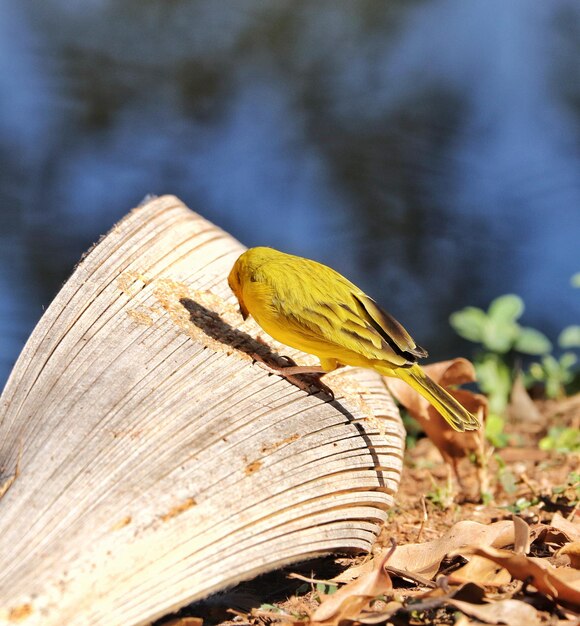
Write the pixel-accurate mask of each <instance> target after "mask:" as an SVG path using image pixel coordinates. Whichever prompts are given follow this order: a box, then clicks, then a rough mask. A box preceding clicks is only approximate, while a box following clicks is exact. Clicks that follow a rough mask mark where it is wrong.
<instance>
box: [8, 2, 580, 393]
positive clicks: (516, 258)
mask: <svg viewBox="0 0 580 626" xmlns="http://www.w3.org/2000/svg"><path fill="white" fill-rule="evenodd" d="M579 35H580V5H579V4H578V3H577V1H576V0H551V2H549V3H547V2H545V0H511V1H510V2H505V1H504V0H472V1H471V2H469V3H466V2H464V1H462V0H422V1H419V0H417V1H413V2H410V1H407V2H402V1H399V2H391V3H384V2H383V1H382V0H361V1H359V2H344V3H336V2H333V1H331V0H328V1H322V0H321V1H319V2H316V3H312V2H311V3H308V2H297V1H296V0H278V1H276V2H262V1H258V0H248V1H246V2H244V3H233V2H223V3H215V2H212V1H211V0H205V1H192V0H187V1H186V0H173V1H172V2H167V1H166V0H165V1H164V0H151V1H150V2H147V3H142V2H136V1H134V0H131V1H128V0H115V2H112V1H110V2H109V1H106V0H92V1H91V2H82V3H81V2H78V3H75V2H71V1H70V0H43V1H42V2H40V1H39V0H22V1H21V2H19V3H16V2H12V1H10V0H0V386H1V385H2V383H3V382H4V380H5V379H6V377H7V375H8V373H9V371H10V368H11V367H12V364H13V363H14V361H15V359H16V357H17V355H18V352H19V351H20V349H21V347H22V345H23V344H24V342H25V340H26V337H27V336H28V334H29V333H30V331H31V329H32V327H33V326H34V324H35V323H36V321H37V320H38V318H39V317H40V315H41V314H42V310H43V307H46V306H47V305H48V304H49V303H50V300H51V298H52V297H53V296H54V294H55V293H56V291H58V288H59V286H60V285H61V284H62V282H63V281H64V280H65V279H66V277H67V276H68V275H69V273H70V271H71V269H72V267H73V265H74V264H75V262H76V261H77V260H78V258H79V257H80V255H81V253H82V252H83V251H84V250H85V249H86V248H87V247H88V246H89V245H90V244H91V243H92V242H93V241H95V240H96V239H98V237H99V235H100V234H102V233H104V232H106V231H107V230H108V229H109V228H110V227H111V225H112V224H113V223H114V222H115V221H116V220H117V219H118V218H120V217H121V216H122V215H123V214H125V213H126V212H127V210H128V209H129V208H130V207H132V206H134V205H136V204H137V203H138V202H139V201H140V200H141V198H142V197H143V196H145V195H146V194H148V193H154V194H162V193H174V194H177V195H179V196H180V197H181V198H182V199H183V200H184V201H185V202H186V203H188V204H189V206H190V207H191V208H193V209H194V210H196V211H198V212H200V213H201V214H203V215H204V216H205V217H207V218H209V219H211V220H212V221H214V222H215V223H216V224H218V225H219V226H221V227H222V228H224V229H226V230H228V231H230V232H231V233H232V234H233V235H234V236H236V237H238V238H239V239H240V240H241V241H243V242H244V243H245V244H247V245H255V244H268V245H273V246H276V247H280V248H282V249H284V250H286V251H289V252H294V253H298V254H303V255H306V256H311V257H314V258H317V259H319V260H321V261H324V262H327V263H329V264H331V265H333V266H334V267H336V268H337V269H339V270H340V271H342V272H343V273H345V274H347V275H348V276H349V277H350V278H352V279H353V280H355V282H358V283H359V284H360V285H361V286H362V287H363V288H364V289H365V290H366V291H368V292H369V293H370V294H372V295H373V296H374V297H375V298H376V299H377V300H379V302H381V303H382V304H383V305H384V306H385V307H386V308H387V309H388V310H390V311H391V312H393V313H394V314H396V315H397V316H398V317H400V318H401V320H402V321H403V322H404V323H405V325H406V326H407V327H408V328H409V329H410V330H412V332H413V334H414V335H415V336H416V338H417V340H418V341H419V343H421V344H423V345H427V346H428V347H429V348H430V349H431V352H432V353H433V354H434V355H435V356H449V355H452V354H456V353H457V351H458V350H465V346H462V345H461V344H459V343H458V341H457V338H456V337H455V336H454V335H453V332H452V331H451V329H450V328H449V326H448V323H447V317H448V315H449V313H450V312H452V311H453V310H456V309H458V308H460V307H462V306H465V305H468V304H475V305H484V304H487V302H489V300H490V299H491V298H493V297H495V296H496V295H498V294H500V293H504V292H507V291H513V292H516V293H519V294H520V295H521V296H522V297H523V298H524V300H525V302H526V304H527V310H526V317H525V322H526V323H528V324H531V325H536V326H538V327H540V328H541V329H542V330H544V331H545V332H547V333H548V334H549V335H550V336H551V337H552V338H554V337H555V336H556V334H557V332H558V330H559V329H560V328H562V327H563V326H565V325H566V324H569V323H573V322H575V323H578V322H579V321H580V296H579V295H578V292H577V291H576V292H574V291H573V290H572V289H571V288H570V286H569V278H570V276H571V275H572V274H573V273H574V272H576V271H579V270H580V246H579V239H580V237H579V234H580V63H579V61H580V36H579Z"/></svg>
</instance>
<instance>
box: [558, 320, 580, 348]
mask: <svg viewBox="0 0 580 626" xmlns="http://www.w3.org/2000/svg"><path fill="white" fill-rule="evenodd" d="M558 344H559V346H560V347H561V348H564V349H567V348H580V326H567V327H566V328H564V330H563V331H562V332H561V333H560V336H559V337H558Z"/></svg>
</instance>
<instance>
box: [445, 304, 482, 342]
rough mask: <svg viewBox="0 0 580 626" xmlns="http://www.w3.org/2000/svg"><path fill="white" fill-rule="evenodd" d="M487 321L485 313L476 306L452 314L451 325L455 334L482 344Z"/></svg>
mask: <svg viewBox="0 0 580 626" xmlns="http://www.w3.org/2000/svg"><path fill="white" fill-rule="evenodd" d="M486 320H487V316H486V314H485V312H484V311H482V310H481V309H478V308H477V307H474V306H468V307H465V308H464V309H461V311H456V312H455V313H452V314H451V316H450V317H449V323H450V324H451V326H452V327H453V329H454V330H455V332H456V333H457V334H458V335H459V336H461V337H463V338H464V339H468V340H469V341H473V342H475V343H479V342H481V338H482V336H483V326H484V324H485V322H486Z"/></svg>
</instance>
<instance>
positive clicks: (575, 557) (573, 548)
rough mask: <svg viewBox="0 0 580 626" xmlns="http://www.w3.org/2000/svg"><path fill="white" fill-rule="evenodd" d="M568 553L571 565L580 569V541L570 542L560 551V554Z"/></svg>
mask: <svg viewBox="0 0 580 626" xmlns="http://www.w3.org/2000/svg"><path fill="white" fill-rule="evenodd" d="M562 554H567V555H568V558H569V559H570V566H571V567H573V568H574V569H578V570H580V541H573V542H572V543H568V544H566V545H565V546H563V547H562V548H560V550H559V551H558V555H562Z"/></svg>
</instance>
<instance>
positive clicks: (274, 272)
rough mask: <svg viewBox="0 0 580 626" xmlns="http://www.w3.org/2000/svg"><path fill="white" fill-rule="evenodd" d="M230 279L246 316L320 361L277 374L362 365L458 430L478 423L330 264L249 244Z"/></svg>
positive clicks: (402, 335) (394, 325)
mask: <svg viewBox="0 0 580 626" xmlns="http://www.w3.org/2000/svg"><path fill="white" fill-rule="evenodd" d="M228 284H229V286H230V288H231V290H232V291H233V292H234V294H235V295H236V298H237V299H238V302H239V305H240V312H241V314H242V316H243V318H244V319H246V318H247V317H248V315H251V316H252V317H253V318H254V319H255V320H256V322H257V323H258V324H259V325H260V326H261V327H262V328H263V329H264V330H265V331H266V332H267V333H268V334H269V335H271V336H272V337H274V339H276V340H277V341H280V342H281V343H284V344H286V345H287V346H291V347H292V348H296V349H298V350H301V351H303V352H308V353H309V354H314V355H316V356H317V357H318V358H319V359H320V367H310V366H303V367H300V366H295V367H286V368H283V369H282V370H281V374H282V375H287V376H289V375H295V374H306V373H314V372H316V373H322V374H324V373H326V372H330V371H332V370H334V369H336V368H337V367H340V366H341V365H353V366H355V367H366V368H370V369H373V370H375V371H377V372H378V373H379V374H382V375H383V376H395V377H397V378H401V379H402V380H404V381H405V382H406V383H408V384H409V385H411V387H413V389H415V390H416V391H418V392H419V393H420V394H421V395H422V396H424V397H425V398H426V399H427V400H428V401H429V403H430V404H432V405H433V406H434V407H435V408H436V409H437V411H439V413H440V414H441V415H442V416H443V417H444V418H445V419H446V420H447V421H448V422H449V424H451V426H452V427H453V428H454V429H455V430H460V431H462V430H476V429H478V428H480V424H479V421H478V420H477V418H476V417H475V416H474V415H472V414H471V413H470V412H469V411H467V410H466V409H465V408H464V407H463V406H462V405H461V404H459V402H457V400H455V398H453V397H452V396H451V395H450V394H449V393H447V391H445V390H444V389H443V388H442V387H440V386H439V385H438V384H437V383H435V382H434V381H433V380H431V378H429V376H427V374H425V372H424V371H423V369H422V368H421V366H420V365H418V364H417V360H418V359H419V358H422V357H426V356H427V351H426V350H424V349H423V348H421V347H419V346H418V345H417V344H416V343H415V342H414V341H413V339H412V337H411V335H409V333H408V332H407V331H406V330H405V329H404V328H403V326H402V325H401V324H400V323H399V322H398V321H397V320H396V319H395V318H394V317H393V316H392V315H389V313H387V312H386V311H383V310H382V309H381V308H380V307H379V306H378V305H377V303H376V302H375V301H374V300H373V299H372V298H370V297H369V296H367V295H366V294H365V293H364V292H363V291H362V290H361V289H359V288H358V287H357V286H356V285H353V283H351V282H350V281H349V280H347V279H346V278H345V277H344V276H342V275H341V274H339V273H338V272H336V271H335V270H333V269H332V268H330V267H328V266H326V265H322V264H321V263H317V262H316V261H311V260H310V259H304V258H302V257H298V256H293V255H291V254H285V253H284V252H280V251H278V250H274V249H273V248H265V247H259V248H250V249H249V250H247V251H246V252H244V253H243V254H242V255H241V256H240V257H239V258H238V259H237V261H236V262H235V263H234V266H233V268H232V270H231V272H230V274H229V276H228Z"/></svg>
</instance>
